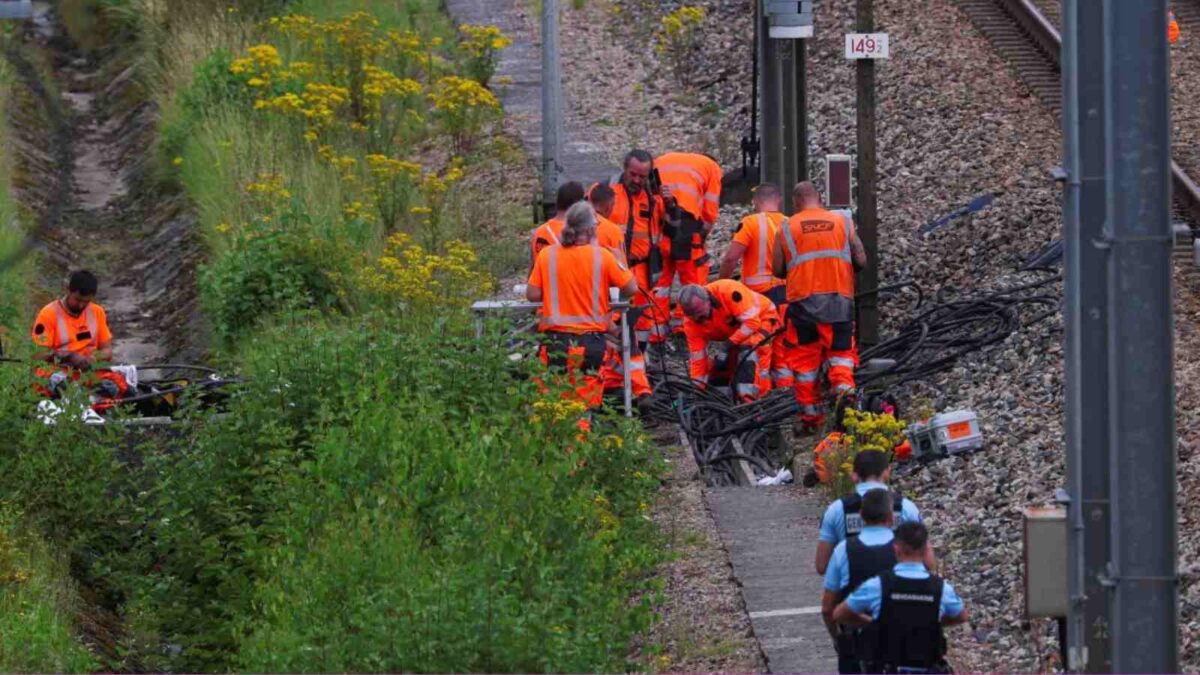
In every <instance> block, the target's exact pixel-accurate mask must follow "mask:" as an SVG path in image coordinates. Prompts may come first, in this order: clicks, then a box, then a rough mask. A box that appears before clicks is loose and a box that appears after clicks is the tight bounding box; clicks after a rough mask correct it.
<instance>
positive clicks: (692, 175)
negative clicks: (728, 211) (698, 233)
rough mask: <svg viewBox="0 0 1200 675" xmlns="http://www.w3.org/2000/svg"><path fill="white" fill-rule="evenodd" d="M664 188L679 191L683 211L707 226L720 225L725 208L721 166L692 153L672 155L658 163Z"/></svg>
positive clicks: (677, 199) (657, 166) (656, 167)
mask: <svg viewBox="0 0 1200 675" xmlns="http://www.w3.org/2000/svg"><path fill="white" fill-rule="evenodd" d="M654 168H655V169H658V175H659V178H661V179H662V184H663V185H670V186H671V188H672V189H673V190H674V191H675V201H676V202H677V203H678V204H679V208H681V209H683V210H684V211H687V212H688V213H690V214H692V215H693V216H694V217H695V218H696V219H697V220H699V221H700V222H702V223H705V224H707V225H712V224H713V223H715V222H717V215H718V213H719V211H720V207H721V167H720V165H719V164H717V163H716V162H714V161H713V160H711V159H709V158H708V157H705V156H704V155H698V154H695V153H690V152H668V153H667V154H665V155H663V156H661V157H658V158H657V159H655V160H654Z"/></svg>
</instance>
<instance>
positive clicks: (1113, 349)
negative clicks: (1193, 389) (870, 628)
mask: <svg viewBox="0 0 1200 675" xmlns="http://www.w3.org/2000/svg"><path fill="white" fill-rule="evenodd" d="M1166 26H1167V3H1166V0H1139V2H1129V0H1104V36H1105V46H1106V49H1105V59H1104V72H1105V82H1106V84H1107V86H1106V87H1105V107H1106V110H1107V114H1106V116H1105V117H1106V119H1105V124H1106V132H1107V133H1106V137H1107V140H1106V143H1105V146H1106V164H1107V166H1108V175H1109V178H1110V180H1111V181H1112V183H1111V186H1112V189H1111V190H1108V191H1107V201H1108V216H1109V217H1108V226H1107V227H1106V228H1105V229H1106V233H1107V234H1108V235H1109V236H1108V237H1107V238H1106V243H1107V244H1108V245H1109V246H1110V252H1109V255H1110V258H1109V266H1108V312H1109V314H1108V326H1109V340H1110V341H1109V348H1108V368H1109V375H1110V377H1111V383H1112V386H1111V388H1110V390H1109V397H1108V400H1109V433H1110V438H1109V453H1110V455H1109V456H1110V463H1109V468H1110V470H1111V471H1110V483H1109V485H1110V489H1109V495H1110V499H1111V503H1112V510H1111V523H1110V536H1111V547H1112V561H1111V563H1110V566H1109V575H1108V578H1107V579H1106V581H1107V583H1109V584H1111V585H1112V587H1113V589H1114V590H1113V597H1112V649H1113V653H1112V657H1113V658H1112V667H1113V670H1114V671H1117V672H1125V673H1132V672H1160V673H1169V672H1176V671H1177V670H1178V668H1179V641H1178V608H1177V603H1178V596H1177V594H1178V591H1177V578H1176V567H1175V566H1176V562H1175V557H1176V533H1175V387H1174V372H1173V363H1172V360H1173V353H1172V352H1173V339H1172V338H1173V333H1172V330H1173V321H1172V315H1171V267H1172V266H1171V245H1172V233H1171V217H1170V216H1171V213H1170V209H1171V182H1170V181H1171V175H1170V109H1169V107H1168V106H1169V99H1168V95H1169V89H1168V80H1167V77H1168V67H1167V36H1166ZM1089 65H1090V64H1089Z"/></svg>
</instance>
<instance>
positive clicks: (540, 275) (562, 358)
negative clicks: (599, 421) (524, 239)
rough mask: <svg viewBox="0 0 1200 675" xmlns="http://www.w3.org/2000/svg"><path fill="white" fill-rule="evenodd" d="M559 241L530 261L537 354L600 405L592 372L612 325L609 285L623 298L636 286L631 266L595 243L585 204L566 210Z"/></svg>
mask: <svg viewBox="0 0 1200 675" xmlns="http://www.w3.org/2000/svg"><path fill="white" fill-rule="evenodd" d="M564 215H565V224H564V227H563V229H562V232H561V236H560V237H559V243H556V244H551V245H550V246H547V247H545V248H543V249H542V250H541V251H540V252H539V253H538V257H537V261H536V262H535V263H534V265H533V271H532V272H531V273H530V275H529V282H528V285H527V287H526V290H525V297H526V299H528V300H529V301H530V302H540V303H542V310H541V315H542V319H541V322H540V323H539V324H538V330H539V331H541V332H542V333H545V334H546V336H547V338H548V340H547V344H546V345H544V346H543V347H542V349H541V350H540V353H539V357H540V358H541V360H542V362H543V363H545V364H546V365H548V366H555V367H565V369H566V373H567V378H568V381H569V382H570V383H571V386H573V387H575V393H576V395H577V396H578V397H579V398H580V399H581V400H582V401H583V402H584V403H585V404H586V405H587V406H588V407H590V408H595V407H598V406H599V405H600V402H601V398H602V396H603V394H604V387H603V383H602V382H601V381H600V378H599V376H598V375H597V374H596V371H597V370H598V369H599V368H600V366H601V363H602V361H603V358H604V353H605V350H606V349H607V341H606V339H605V334H606V333H608V332H609V331H610V330H612V328H613V323H612V318H611V316H610V314H611V311H610V309H609V304H608V303H609V288H613V287H615V288H619V289H620V293H621V296H622V297H629V296H630V295H632V294H633V292H634V291H635V290H636V289H637V282H636V281H635V280H634V278H633V275H632V274H631V273H630V272H629V270H627V269H625V268H624V267H622V266H621V264H620V263H619V262H617V259H616V257H614V256H613V254H612V253H610V252H609V251H607V250H605V249H603V248H601V247H600V246H598V245H596V243H595V241H596V213H595V212H594V211H593V210H592V207H591V205H590V204H588V203H587V202H579V203H576V204H575V205H574V206H571V207H570V208H569V209H567V212H566V214H564Z"/></svg>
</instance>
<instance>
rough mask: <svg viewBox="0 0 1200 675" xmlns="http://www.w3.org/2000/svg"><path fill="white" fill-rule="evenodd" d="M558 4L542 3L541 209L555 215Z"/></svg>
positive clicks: (558, 149) (555, 1) (559, 89)
mask: <svg viewBox="0 0 1200 675" xmlns="http://www.w3.org/2000/svg"><path fill="white" fill-rule="evenodd" d="M558 56H559V55H558V0H542V207H543V212H544V215H545V217H546V218H549V217H550V216H553V215H554V196H555V192H557V191H558V182H559V176H560V175H561V173H562V164H561V162H560V158H561V157H562V111H563V95H562V73H561V72H559V65H558Z"/></svg>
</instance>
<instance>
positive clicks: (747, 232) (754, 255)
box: [720, 183, 795, 389]
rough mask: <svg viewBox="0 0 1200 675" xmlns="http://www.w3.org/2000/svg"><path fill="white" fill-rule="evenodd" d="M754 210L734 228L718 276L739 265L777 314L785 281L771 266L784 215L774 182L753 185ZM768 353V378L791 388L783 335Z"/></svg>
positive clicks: (784, 293)
mask: <svg viewBox="0 0 1200 675" xmlns="http://www.w3.org/2000/svg"><path fill="white" fill-rule="evenodd" d="M752 202H753V204H754V213H752V214H750V215H748V216H746V217H745V218H743V219H742V222H741V223H739V224H738V225H737V227H735V228H734V230H733V241H731V242H730V243H729V248H727V249H725V257H723V258H722V259H721V269H720V276H721V278H722V279H732V278H733V275H734V273H735V272H736V271H737V269H738V266H739V265H740V266H741V270H742V283H744V284H746V286H748V287H749V288H750V290H752V291H754V292H755V293H761V294H762V295H765V296H767V298H768V299H769V300H770V301H771V302H773V303H775V306H776V307H777V308H778V309H779V316H780V317H783V316H785V315H786V312H787V284H786V282H785V281H784V280H783V279H780V278H779V277H777V276H775V274H774V273H773V272H774V270H772V268H771V266H772V263H773V262H774V259H775V240H776V238H777V237H778V235H779V227H780V225H781V224H782V223H783V221H785V220H787V216H785V215H783V214H782V213H780V209H781V207H782V203H783V193H782V192H780V190H779V186H777V185H775V184H774V183H763V184H762V185H759V186H758V187H756V188H754V197H753V199H752ZM772 344H773V345H774V347H773V353H772V355H771V380H772V384H773V385H774V386H775V387H776V388H788V389H791V388H792V387H793V386H794V385H795V382H794V380H793V378H792V370H791V368H789V367H788V352H787V349H786V347H785V341H784V340H783V339H778V340H775V341H774V342H773V343H772Z"/></svg>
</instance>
